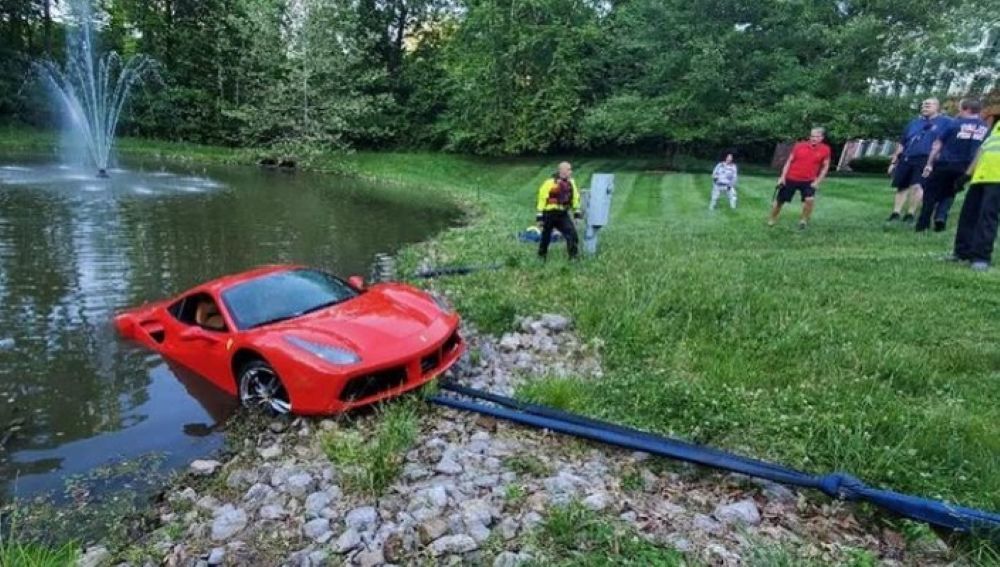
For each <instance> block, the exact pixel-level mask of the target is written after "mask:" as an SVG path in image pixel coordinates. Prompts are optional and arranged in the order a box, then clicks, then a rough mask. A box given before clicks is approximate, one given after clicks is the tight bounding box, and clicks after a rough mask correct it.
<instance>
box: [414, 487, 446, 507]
mask: <svg viewBox="0 0 1000 567" xmlns="http://www.w3.org/2000/svg"><path fill="white" fill-rule="evenodd" d="M421 496H422V497H423V499H424V502H426V503H427V504H429V505H431V506H434V507H435V508H444V507H445V506H447V505H448V491H446V490H445V489H444V487H443V486H441V485H440V484H438V485H435V486H432V487H430V488H428V489H427V490H425V491H423V493H422V494H421Z"/></svg>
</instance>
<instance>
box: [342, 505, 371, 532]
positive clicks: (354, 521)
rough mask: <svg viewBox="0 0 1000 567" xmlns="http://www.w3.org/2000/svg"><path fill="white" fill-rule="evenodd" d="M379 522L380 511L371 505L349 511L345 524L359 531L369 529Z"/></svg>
mask: <svg viewBox="0 0 1000 567" xmlns="http://www.w3.org/2000/svg"><path fill="white" fill-rule="evenodd" d="M377 523H378V512H377V511H375V508H372V507H371V506H365V507H362V508H355V509H353V510H351V511H350V512H348V513H347V516H346V517H345V518H344V524H345V525H347V527H348V528H354V529H355V530H357V531H359V532H364V531H368V530H369V529H371V528H374V527H375V524H377Z"/></svg>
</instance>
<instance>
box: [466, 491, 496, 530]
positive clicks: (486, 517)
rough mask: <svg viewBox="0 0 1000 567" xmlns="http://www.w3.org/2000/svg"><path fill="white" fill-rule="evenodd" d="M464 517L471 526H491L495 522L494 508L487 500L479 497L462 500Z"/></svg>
mask: <svg viewBox="0 0 1000 567" xmlns="http://www.w3.org/2000/svg"><path fill="white" fill-rule="evenodd" d="M462 519H463V520H464V521H465V523H466V524H467V525H470V526H471V525H474V524H482V525H484V526H489V525H490V524H492V523H493V510H492V509H491V508H490V504H489V502H486V501H485V500H482V499H478V498H477V499H475V500H466V501H464V502H462Z"/></svg>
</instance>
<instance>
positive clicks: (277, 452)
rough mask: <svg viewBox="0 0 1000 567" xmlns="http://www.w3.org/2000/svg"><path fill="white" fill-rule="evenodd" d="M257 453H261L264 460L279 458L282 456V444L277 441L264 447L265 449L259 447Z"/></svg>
mask: <svg viewBox="0 0 1000 567" xmlns="http://www.w3.org/2000/svg"><path fill="white" fill-rule="evenodd" d="M257 454H259V455H260V458H262V459H264V460H271V459H277V458H278V457H280V456H281V445H278V444H277V443H275V444H274V445H271V446H270V447H264V448H263V449H258V450H257Z"/></svg>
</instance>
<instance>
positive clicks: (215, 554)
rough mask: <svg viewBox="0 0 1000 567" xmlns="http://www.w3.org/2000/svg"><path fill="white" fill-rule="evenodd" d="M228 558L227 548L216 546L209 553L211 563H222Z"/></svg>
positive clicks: (209, 562)
mask: <svg viewBox="0 0 1000 567" xmlns="http://www.w3.org/2000/svg"><path fill="white" fill-rule="evenodd" d="M225 559H226V548H224V547H216V548H215V549H213V550H212V552H211V553H209V554H208V564H209V565H221V564H222V562H223V561H224V560H225Z"/></svg>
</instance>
